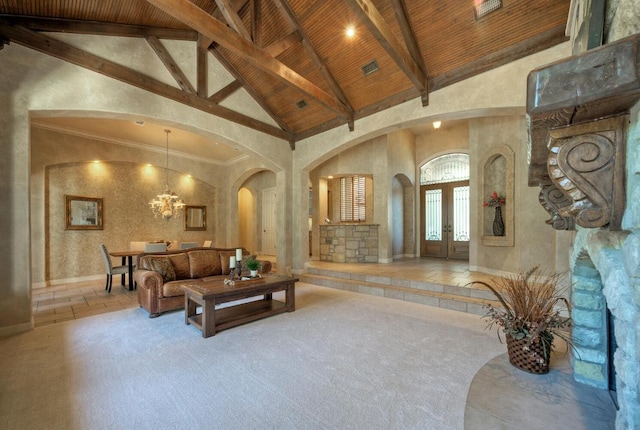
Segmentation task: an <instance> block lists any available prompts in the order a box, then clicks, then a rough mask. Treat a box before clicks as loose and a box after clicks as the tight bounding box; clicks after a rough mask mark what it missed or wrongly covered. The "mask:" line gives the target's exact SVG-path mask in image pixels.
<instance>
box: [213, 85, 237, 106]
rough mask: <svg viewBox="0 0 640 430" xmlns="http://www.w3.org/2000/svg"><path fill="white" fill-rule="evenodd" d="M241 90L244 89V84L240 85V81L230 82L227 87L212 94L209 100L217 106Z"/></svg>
mask: <svg viewBox="0 0 640 430" xmlns="http://www.w3.org/2000/svg"><path fill="white" fill-rule="evenodd" d="M240 88H242V83H240V81H238V80H237V79H236V80H235V81H232V82H230V83H229V84H227V85H226V86H225V87H223V88H222V89H220V90H219V91H217V92H215V93H214V94H212V95H211V97H209V100H210V101H212V102H213V103H216V104H217V103H220V102H222V100H224V99H226V98H227V97H229V96H230V95H231V94H233V93H235V92H236V91H238V90H239V89H240Z"/></svg>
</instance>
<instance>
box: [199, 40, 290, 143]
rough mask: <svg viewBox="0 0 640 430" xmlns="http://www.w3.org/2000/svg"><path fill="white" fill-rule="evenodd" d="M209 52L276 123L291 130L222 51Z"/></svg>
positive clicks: (211, 49) (211, 50)
mask: <svg viewBox="0 0 640 430" xmlns="http://www.w3.org/2000/svg"><path fill="white" fill-rule="evenodd" d="M209 52H211V54H213V56H214V57H216V59H217V60H218V61H219V62H220V64H222V65H223V66H224V68H225V69H227V71H228V72H229V73H230V74H231V76H233V77H234V78H235V79H236V81H237V82H239V83H240V84H241V85H242V87H243V88H244V90H245V91H246V92H247V93H249V95H250V96H251V97H252V98H253V99H254V100H255V101H256V103H258V104H259V105H260V107H261V108H262V109H264V111H265V112H266V113H267V114H268V115H269V116H270V117H271V119H273V120H274V121H275V122H276V124H278V125H279V126H280V128H282V129H283V130H286V131H288V130H289V127H288V126H287V124H286V123H285V122H284V121H283V120H282V118H280V117H279V116H278V115H277V114H276V113H275V112H274V111H273V110H272V109H271V107H270V106H269V104H268V103H267V102H266V100H264V99H263V98H262V96H260V94H258V92H257V91H256V90H255V89H254V88H253V86H252V85H251V84H249V82H247V80H246V79H245V78H244V76H242V74H241V73H240V72H238V70H237V69H236V68H235V67H234V66H233V64H231V62H229V61H228V60H227V58H226V57H225V56H224V55H222V53H220V51H219V50H218V49H213V48H210V49H209Z"/></svg>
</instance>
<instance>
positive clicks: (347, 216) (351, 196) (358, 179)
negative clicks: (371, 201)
mask: <svg viewBox="0 0 640 430" xmlns="http://www.w3.org/2000/svg"><path fill="white" fill-rule="evenodd" d="M365 208H366V202H365V177H364V176H346V177H343V178H340V220H341V221H365V220H366V211H365Z"/></svg>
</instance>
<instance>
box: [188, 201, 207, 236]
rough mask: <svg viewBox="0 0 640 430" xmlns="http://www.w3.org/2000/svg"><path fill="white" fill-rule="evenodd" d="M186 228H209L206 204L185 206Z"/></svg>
mask: <svg viewBox="0 0 640 430" xmlns="http://www.w3.org/2000/svg"><path fill="white" fill-rule="evenodd" d="M184 229H185V230H201V231H204V230H206V229H207V207H206V206H185V207H184Z"/></svg>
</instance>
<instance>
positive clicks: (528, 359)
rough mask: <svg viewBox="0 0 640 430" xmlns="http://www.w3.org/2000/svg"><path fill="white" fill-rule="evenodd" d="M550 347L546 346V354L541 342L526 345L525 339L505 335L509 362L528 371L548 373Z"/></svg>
mask: <svg viewBox="0 0 640 430" xmlns="http://www.w3.org/2000/svg"><path fill="white" fill-rule="evenodd" d="M550 349H551V348H547V350H546V354H545V350H544V348H543V347H542V342H540V341H539V340H538V342H535V343H532V344H531V345H527V340H526V339H520V340H518V339H516V338H514V337H513V336H511V335H507V351H508V352H509V363H511V364H512V365H514V366H515V367H517V368H518V369H521V370H524V371H525V372H529V373H536V374H544V373H549V356H550V355H551V351H550Z"/></svg>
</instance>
